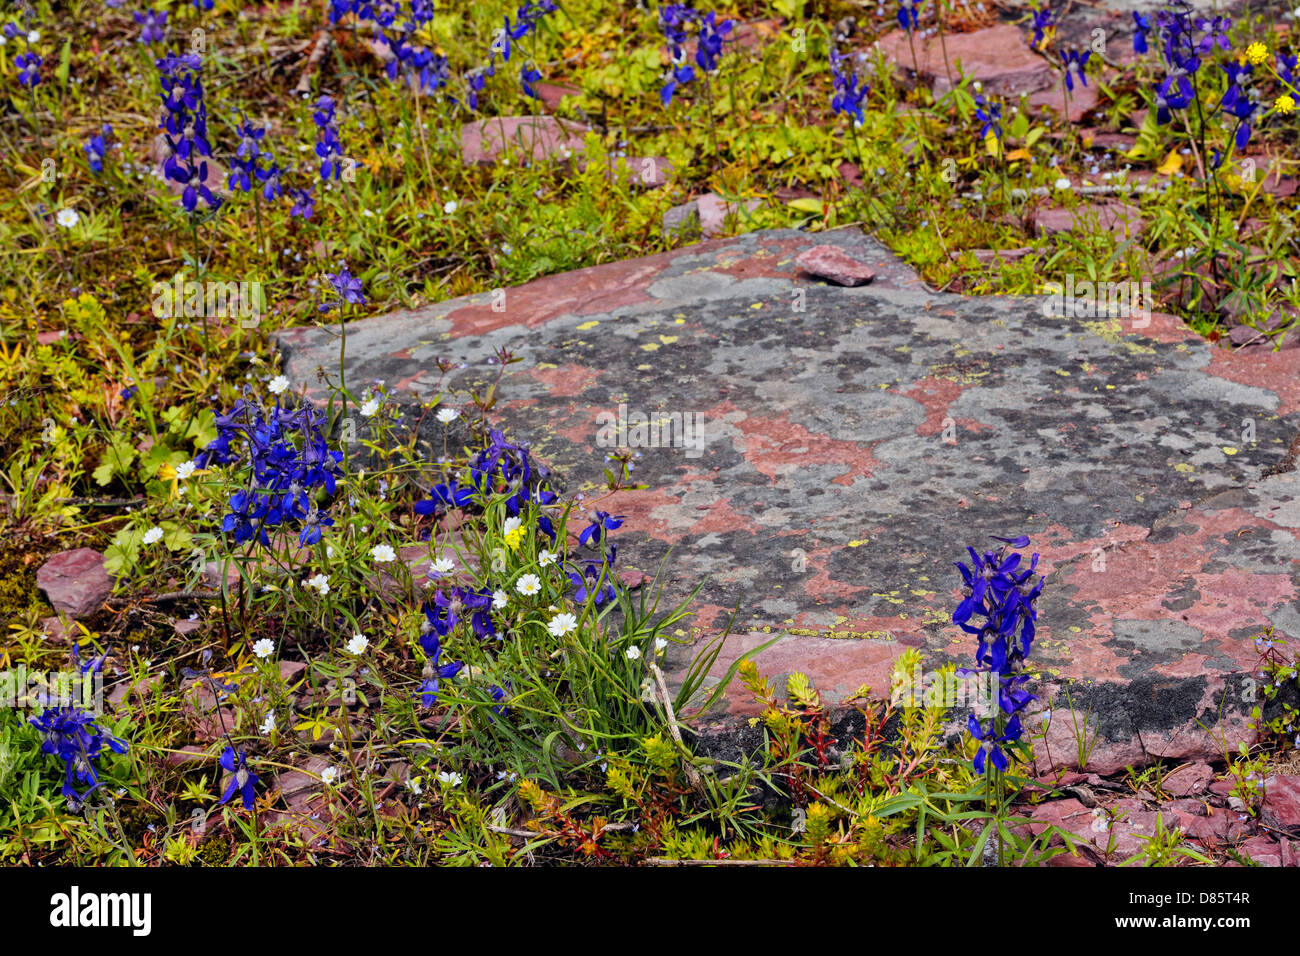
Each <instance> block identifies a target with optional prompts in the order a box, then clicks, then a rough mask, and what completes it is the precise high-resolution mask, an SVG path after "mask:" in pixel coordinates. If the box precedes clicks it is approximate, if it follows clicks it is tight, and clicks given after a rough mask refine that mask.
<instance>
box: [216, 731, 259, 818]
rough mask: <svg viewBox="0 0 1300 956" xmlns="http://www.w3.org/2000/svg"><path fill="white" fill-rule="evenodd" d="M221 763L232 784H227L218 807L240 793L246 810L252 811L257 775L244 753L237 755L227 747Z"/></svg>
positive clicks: (231, 748)
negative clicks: (249, 765)
mask: <svg viewBox="0 0 1300 956" xmlns="http://www.w3.org/2000/svg"><path fill="white" fill-rule="evenodd" d="M219 763H220V764H221V769H222V770H224V771H226V773H228V774H230V783H228V784H226V792H225V793H223V794H222V795H221V799H220V800H219V801H217V805H218V806H220V805H221V804H224V803H226V802H227V801H229V800H230V798H231V797H233V796H234V795H235V793H236V792H238V793H239V796H240V799H242V800H243V801H244V809H245V810H252V809H253V800H254V799H255V798H256V796H257V793H256V788H257V774H255V773H253V772H252V771H251V770H249V769H248V758H247V757H246V756H245V755H244V752H243V751H242V750H241V751H239V752H238V753H236V752H235V748H233V747H230V746H227V747H226V749H225V750H223V751H221V758H220V760H219Z"/></svg>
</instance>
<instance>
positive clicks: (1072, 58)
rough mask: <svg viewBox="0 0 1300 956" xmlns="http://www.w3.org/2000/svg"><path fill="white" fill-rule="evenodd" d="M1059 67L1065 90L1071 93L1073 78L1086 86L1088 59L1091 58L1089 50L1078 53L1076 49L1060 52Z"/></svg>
mask: <svg viewBox="0 0 1300 956" xmlns="http://www.w3.org/2000/svg"><path fill="white" fill-rule="evenodd" d="M1060 56H1061V66H1062V69H1063V70H1064V74H1065V88H1066V90H1070V91H1073V89H1074V78H1075V77H1076V76H1077V77H1078V78H1079V82H1080V83H1082V84H1083V85H1084V86H1087V85H1088V71H1087V65H1088V58H1089V57H1091V56H1092V51H1091V50H1084V51H1083V52H1080V51H1079V50H1077V49H1071V50H1062V51H1061V52H1060Z"/></svg>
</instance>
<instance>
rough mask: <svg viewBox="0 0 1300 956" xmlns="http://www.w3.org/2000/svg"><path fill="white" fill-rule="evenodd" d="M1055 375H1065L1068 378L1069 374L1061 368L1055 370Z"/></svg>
mask: <svg viewBox="0 0 1300 956" xmlns="http://www.w3.org/2000/svg"><path fill="white" fill-rule="evenodd" d="M1056 374H1057V375H1067V376H1068V375H1069V374H1070V373H1069V372H1067V371H1066V370H1065V369H1063V368H1058V369H1056Z"/></svg>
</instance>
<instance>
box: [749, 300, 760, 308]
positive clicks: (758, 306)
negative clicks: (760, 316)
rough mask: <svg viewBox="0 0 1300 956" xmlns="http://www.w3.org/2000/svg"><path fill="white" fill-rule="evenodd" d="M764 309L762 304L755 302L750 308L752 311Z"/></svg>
mask: <svg viewBox="0 0 1300 956" xmlns="http://www.w3.org/2000/svg"><path fill="white" fill-rule="evenodd" d="M762 307H763V303H762V302H755V303H754V304H753V305H751V306H750V308H751V309H761V308H762Z"/></svg>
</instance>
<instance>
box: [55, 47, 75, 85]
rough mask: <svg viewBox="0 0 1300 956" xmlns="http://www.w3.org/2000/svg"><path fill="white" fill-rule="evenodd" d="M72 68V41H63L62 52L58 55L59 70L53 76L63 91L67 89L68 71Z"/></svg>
mask: <svg viewBox="0 0 1300 956" xmlns="http://www.w3.org/2000/svg"><path fill="white" fill-rule="evenodd" d="M71 66H72V40H70V39H69V40H64V41H63V50H62V51H61V52H60V53H59V68H58V69H57V70H55V71H54V76H55V78H56V79H58V81H59V86H61V87H62V88H63V89H65V90H66V89H67V88H68V71H69V69H70V68H71Z"/></svg>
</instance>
